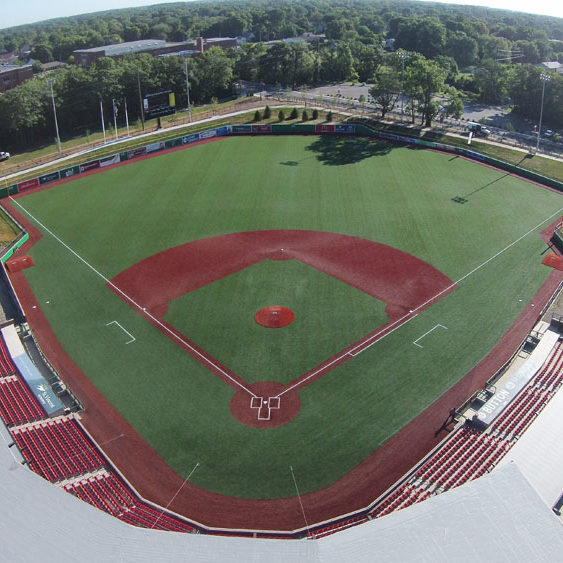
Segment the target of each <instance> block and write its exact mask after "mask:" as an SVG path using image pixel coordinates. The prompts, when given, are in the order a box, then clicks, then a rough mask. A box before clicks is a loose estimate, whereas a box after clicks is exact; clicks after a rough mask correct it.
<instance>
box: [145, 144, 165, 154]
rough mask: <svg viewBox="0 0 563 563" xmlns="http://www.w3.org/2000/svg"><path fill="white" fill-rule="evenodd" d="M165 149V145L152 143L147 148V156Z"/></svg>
mask: <svg viewBox="0 0 563 563" xmlns="http://www.w3.org/2000/svg"><path fill="white" fill-rule="evenodd" d="M163 148H164V143H152V144H150V145H147V146H146V149H147V154H149V153H151V152H156V151H161V150H162V149H163Z"/></svg>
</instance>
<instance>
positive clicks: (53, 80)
mask: <svg viewBox="0 0 563 563" xmlns="http://www.w3.org/2000/svg"><path fill="white" fill-rule="evenodd" d="M53 82H55V79H54V78H51V79H50V80H49V86H50V87H51V101H52V102H53V115H54V116H55V131H56V133H57V149H58V151H59V156H61V155H62V151H61V138H60V136H59V124H58V123H57V108H56V107H55V94H54V93H53Z"/></svg>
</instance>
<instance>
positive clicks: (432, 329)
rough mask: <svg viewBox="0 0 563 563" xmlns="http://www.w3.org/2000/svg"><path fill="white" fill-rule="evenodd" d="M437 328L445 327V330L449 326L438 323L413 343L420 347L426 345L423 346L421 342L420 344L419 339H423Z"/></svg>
mask: <svg viewBox="0 0 563 563" xmlns="http://www.w3.org/2000/svg"><path fill="white" fill-rule="evenodd" d="M437 328H443V329H445V330H448V327H447V326H444V325H436V326H434V327H432V328H431V329H430V330H427V331H426V332H425V333H424V334H423V335H422V336H419V337H418V338H417V339H416V340H415V341H414V342H413V344H414V345H415V346H418V347H419V348H424V346H421V345H420V344H418V341H419V340H422V339H423V338H424V337H425V336H428V335H429V334H430V333H431V332H432V331H434V330H436V329H437Z"/></svg>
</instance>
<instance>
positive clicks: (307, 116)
mask: <svg viewBox="0 0 563 563" xmlns="http://www.w3.org/2000/svg"><path fill="white" fill-rule="evenodd" d="M301 121H309V114H308V113H307V110H306V109H304V110H303V113H302V114H301Z"/></svg>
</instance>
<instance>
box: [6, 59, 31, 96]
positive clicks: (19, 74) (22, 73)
mask: <svg viewBox="0 0 563 563" xmlns="http://www.w3.org/2000/svg"><path fill="white" fill-rule="evenodd" d="M32 76H33V69H32V67H31V65H0V92H6V90H10V89H11V88H15V87H16V86H19V85H20V84H22V83H23V82H25V81H26V80H29V79H30V78H31V77H32Z"/></svg>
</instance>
